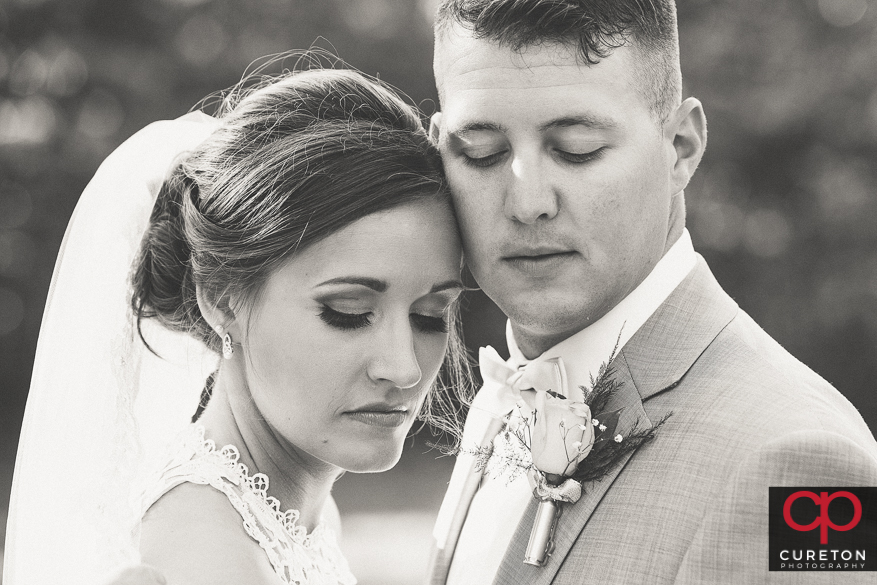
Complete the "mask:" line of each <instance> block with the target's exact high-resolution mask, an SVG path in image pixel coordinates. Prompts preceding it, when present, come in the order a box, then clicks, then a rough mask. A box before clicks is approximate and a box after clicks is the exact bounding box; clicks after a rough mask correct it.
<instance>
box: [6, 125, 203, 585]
mask: <svg viewBox="0 0 877 585" xmlns="http://www.w3.org/2000/svg"><path fill="white" fill-rule="evenodd" d="M218 126H219V122H218V121H217V120H215V119H213V118H211V117H209V116H207V115H205V114H202V113H200V112H194V113H190V114H187V115H186V116H183V117H182V118H179V119H177V120H174V121H169V122H156V123H154V124H151V125H150V126H148V127H146V128H145V129H143V130H141V131H140V132H138V133H137V134H135V135H134V136H133V137H132V138H130V139H129V140H128V141H126V142H125V143H124V144H122V145H121V146H120V147H119V148H118V149H117V150H116V151H115V152H113V153H112V154H111V155H110V156H109V157H108V158H107V160H106V161H105V162H104V163H103V164H102V165H101V167H100V168H99V169H98V171H97V173H96V174H95V176H94V178H93V179H92V181H91V182H90V183H89V184H88V186H87V187H86V189H85V191H84V192H83V194H82V196H81V198H80V200H79V202H78V204H77V206H76V209H75V211H74V213H73V217H72V219H71V220H70V224H69V225H68V227H67V233H66V234H65V236H64V242H63V244H62V246H61V251H60V253H59V255H58V260H57V263H56V265H55V272H54V275H53V278H52V284H51V288H50V289H49V296H48V300H47V303H46V309H45V313H44V315H43V322H42V327H41V330H40V337H39V343H38V345H37V352H36V359H35V362H34V370H33V377H32V380H31V386H30V393H29V395H28V401H27V407H26V410H25V415H24V423H23V426H22V430H21V438H20V441H19V447H18V455H17V458H16V462H15V476H14V480H13V486H12V498H11V501H10V508H9V520H8V524H7V535H6V547H5V564H4V568H3V583H4V584H5V585H42V584H49V583H52V584H55V583H67V584H69V585H77V584H80V583H81V584H86V583H87V584H88V585H97V584H99V583H101V582H103V581H104V580H106V579H107V578H108V577H110V576H111V575H112V574H113V573H115V572H116V571H118V570H119V569H120V568H121V567H122V566H124V565H126V564H129V563H132V562H136V561H138V560H139V554H138V550H137V549H138V541H139V520H140V517H141V515H142V512H143V510H142V506H141V503H140V496H141V494H142V492H143V490H144V489H145V488H146V482H147V480H148V477H149V472H150V471H151V470H153V469H154V468H155V467H156V466H157V465H158V462H159V460H160V457H162V455H163V454H164V453H165V452H166V450H167V449H168V448H169V444H170V443H171V441H172V440H173V439H174V438H175V437H176V436H177V435H178V433H179V432H180V431H182V430H183V429H184V428H185V427H186V425H187V423H188V422H189V419H190V417H191V416H192V414H193V413H194V411H195V408H196V405H197V402H198V398H199V395H200V391H201V388H202V387H203V385H204V380H205V378H206V376H207V375H208V374H209V372H211V371H213V370H214V369H215V367H216V364H217V358H216V356H215V355H213V354H212V353H211V352H209V351H208V350H207V349H206V348H205V347H204V346H203V345H202V344H200V343H198V342H197V341H195V340H194V339H191V338H189V337H188V336H186V335H181V334H174V333H170V332H168V331H166V330H164V329H162V328H161V327H160V326H158V325H152V324H150V323H147V322H145V323H144V335H145V336H146V337H147V339H148V340H149V342H150V345H151V346H152V348H153V349H155V350H156V352H157V353H158V354H159V355H160V356H161V357H160V358H159V357H156V356H155V355H153V354H152V353H150V352H149V351H148V350H147V349H146V347H145V346H144V344H143V343H142V341H141V340H140V338H139V336H138V335H137V331H136V326H135V324H134V323H133V320H132V318H131V312H130V310H129V308H128V307H129V304H130V290H129V284H128V276H129V273H130V270H131V264H132V262H133V260H134V257H135V255H136V252H137V248H138V245H139V243H140V239H141V237H142V234H143V232H144V230H145V228H146V224H147V222H148V220H149V215H150V212H151V210H152V206H153V202H154V200H155V196H156V194H157V193H158V189H159V186H160V184H161V181H162V180H163V179H164V177H165V175H166V174H167V173H168V171H169V170H170V169H171V167H172V165H173V162H174V160H175V159H176V158H177V157H178V156H179V155H180V154H181V153H184V152H186V151H190V150H192V149H193V148H195V147H197V146H198V145H199V144H200V143H201V142H202V141H203V140H204V139H206V138H207V137H208V136H209V135H210V134H211V133H212V132H213V131H214V130H215V129H216V128H217V127H218Z"/></svg>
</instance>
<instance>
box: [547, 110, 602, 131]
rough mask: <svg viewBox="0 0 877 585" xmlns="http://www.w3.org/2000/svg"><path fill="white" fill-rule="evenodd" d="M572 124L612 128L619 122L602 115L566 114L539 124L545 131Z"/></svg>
mask: <svg viewBox="0 0 877 585" xmlns="http://www.w3.org/2000/svg"><path fill="white" fill-rule="evenodd" d="M570 126H585V127H587V128H593V129H595V130H611V129H613V128H615V127H617V126H618V124H616V123H615V121H613V120H610V119H609V118H604V117H602V116H593V115H590V114H587V115H586V114H581V115H577V116H564V117H563V118H557V119H555V120H551V121H550V122H546V123H544V124H542V125H541V126H539V131H540V132H545V131H547V130H553V129H555V128H569V127H570Z"/></svg>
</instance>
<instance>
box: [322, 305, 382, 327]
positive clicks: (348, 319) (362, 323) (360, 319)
mask: <svg viewBox="0 0 877 585" xmlns="http://www.w3.org/2000/svg"><path fill="white" fill-rule="evenodd" d="M370 317H371V313H342V312H341V311H336V310H335V309H333V308H331V307H329V306H328V305H323V308H322V309H321V310H320V319H322V320H323V321H324V322H325V323H326V325H329V326H331V327H335V328H336V329H341V330H343V331H352V330H354V329H362V328H363V327H368V326H369V325H370V324H371V319H370Z"/></svg>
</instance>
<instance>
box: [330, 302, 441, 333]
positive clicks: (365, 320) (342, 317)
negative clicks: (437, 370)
mask: <svg viewBox="0 0 877 585" xmlns="http://www.w3.org/2000/svg"><path fill="white" fill-rule="evenodd" d="M371 315H372V314H371V313H370V312H369V313H344V312H342V311H336V310H335V309H333V308H331V307H329V306H328V305H323V307H322V309H321V310H320V319H322V320H323V322H325V323H326V324H327V325H329V326H330V327H334V328H336V329H341V330H342V331H354V330H356V329H362V328H363V327H368V326H369V325H371ZM410 318H411V323H412V324H413V325H414V327H415V328H416V329H417V330H418V331H420V332H422V333H447V332H448V322H447V321H446V320H445V318H444V317H443V316H442V317H433V316H430V315H422V314H420V313H411V315H410Z"/></svg>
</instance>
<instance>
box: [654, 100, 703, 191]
mask: <svg viewBox="0 0 877 585" xmlns="http://www.w3.org/2000/svg"><path fill="white" fill-rule="evenodd" d="M664 137H665V139H666V140H667V144H668V147H669V148H672V149H673V152H672V154H671V156H672V158H671V160H672V161H673V168H672V169H671V170H670V178H671V182H672V193H674V194H675V193H679V192H680V191H682V190H683V189H685V187H686V186H687V185H688V181H689V180H690V179H691V176H692V175H693V174H694V171H695V170H696V169H697V165H698V164H700V159H701V158H702V157H703V152H704V150H705V149H706V116H705V115H704V113H703V106H702V105H701V103H700V101H699V100H697V99H696V98H693V97H690V98H687V99H686V100H685V101H683V102H682V103H681V104H679V106H677V108H676V110H675V111H674V112H673V113H672V114H671V115H670V116H669V117H668V119H667V121H666V122H665V123H664Z"/></svg>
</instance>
